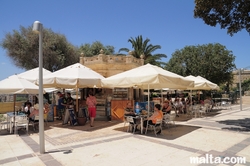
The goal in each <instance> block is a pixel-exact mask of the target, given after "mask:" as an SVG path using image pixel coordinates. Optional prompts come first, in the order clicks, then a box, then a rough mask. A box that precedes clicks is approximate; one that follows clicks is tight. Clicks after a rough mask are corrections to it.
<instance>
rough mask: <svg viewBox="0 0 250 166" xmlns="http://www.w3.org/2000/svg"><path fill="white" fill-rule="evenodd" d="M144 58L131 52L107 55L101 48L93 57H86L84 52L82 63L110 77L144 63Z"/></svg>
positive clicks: (81, 58)
mask: <svg viewBox="0 0 250 166" xmlns="http://www.w3.org/2000/svg"><path fill="white" fill-rule="evenodd" d="M143 58H144V57H143V56H141V58H140V59H138V58H135V57H134V56H132V54H131V52H130V53H129V55H105V54H103V50H101V51H100V54H99V55H95V56H93V57H84V54H83V53H82V54H81V57H80V63H81V64H82V65H84V66H86V67H89V68H91V69H92V70H94V71H96V72H98V73H99V74H101V75H102V76H104V77H109V76H112V75H115V74H118V73H121V72H124V71H127V70H130V69H133V68H136V67H139V66H142V65H144V59H143Z"/></svg>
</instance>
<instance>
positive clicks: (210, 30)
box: [0, 0, 250, 80]
mask: <svg viewBox="0 0 250 166" xmlns="http://www.w3.org/2000/svg"><path fill="white" fill-rule="evenodd" d="M193 10H194V1H193V0H178V1H173V0H147V1H145V0H106V1H104V0H60V1H59V0H43V1H41V0H40V1H37V0H25V1H20V0H1V1H0V40H2V39H3V38H4V35H5V33H7V32H12V30H19V26H20V25H22V26H24V27H28V26H31V25H32V24H33V22H34V21H36V20H38V21H40V22H41V23H43V26H44V27H46V28H51V29H52V30H53V31H54V32H56V33H61V34H64V35H65V36H66V37H67V39H68V41H69V42H71V43H72V44H73V45H76V46H80V45H81V44H85V43H93V42H95V41H100V42H101V43H103V44H104V45H112V46H114V47H115V51H116V52H118V50H119V49H120V48H123V47H126V48H131V44H130V43H128V39H129V38H131V37H133V38H135V37H137V36H138V35H142V36H143V37H144V38H145V39H146V38H149V39H150V43H151V44H153V45H161V47H162V48H161V49H160V50H158V51H157V52H155V53H164V54H166V55H167V56H168V58H166V59H162V61H164V62H167V61H168V60H169V59H170V58H171V54H172V53H174V51H175V50H177V49H182V48H184V47H185V46H189V45H198V44H199V45H201V44H208V43H220V44H222V45H224V46H226V48H227V49H228V50H231V51H232V52H233V54H234V55H235V56H236V59H235V64H236V66H237V68H244V67H247V66H250V61H249V51H250V47H249V43H250V36H249V34H248V33H247V32H246V31H245V30H242V31H241V32H239V33H237V34H235V35H234V36H233V37H231V36H230V35H228V34H227V33H226V30H225V29H220V27H219V26H218V27H210V26H208V25H206V24H204V22H203V20H201V19H195V18H194V17H193ZM0 67H1V69H2V70H1V73H0V80H2V79H4V78H6V77H8V76H10V75H13V74H15V73H17V74H18V73H21V72H23V71H24V70H23V69H20V68H17V67H16V66H15V65H14V63H13V62H12V61H11V59H9V58H8V56H7V55H6V50H3V49H2V48H1V47H0Z"/></svg>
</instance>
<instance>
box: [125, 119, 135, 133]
mask: <svg viewBox="0 0 250 166" xmlns="http://www.w3.org/2000/svg"><path fill="white" fill-rule="evenodd" d="M126 122H127V123H128V124H129V126H128V128H127V132H128V131H129V130H130V128H132V132H133V134H134V133H135V129H136V127H137V124H136V123H135V121H134V117H132V116H127V117H126Z"/></svg>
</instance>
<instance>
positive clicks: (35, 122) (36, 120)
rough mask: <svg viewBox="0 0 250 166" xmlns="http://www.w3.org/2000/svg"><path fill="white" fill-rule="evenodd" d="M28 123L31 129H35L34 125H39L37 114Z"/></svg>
mask: <svg viewBox="0 0 250 166" xmlns="http://www.w3.org/2000/svg"><path fill="white" fill-rule="evenodd" d="M29 124H31V125H32V127H33V131H36V128H35V127H36V126H39V116H38V115H36V116H35V117H34V119H33V120H31V121H29Z"/></svg>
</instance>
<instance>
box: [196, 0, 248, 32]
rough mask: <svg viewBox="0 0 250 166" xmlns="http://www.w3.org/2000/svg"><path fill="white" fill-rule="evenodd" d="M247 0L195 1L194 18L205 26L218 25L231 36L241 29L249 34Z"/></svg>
mask: <svg viewBox="0 0 250 166" xmlns="http://www.w3.org/2000/svg"><path fill="white" fill-rule="evenodd" d="M249 12H250V1H249V0H224V1H221V0H195V9H194V17H195V18H201V19H203V20H204V22H205V23H206V24H207V25H210V26H216V25H217V24H220V27H221V28H222V29H227V33H228V34H230V35H231V36H232V35H233V34H234V33H237V32H238V31H241V30H242V29H246V31H247V32H248V33H250V14H249Z"/></svg>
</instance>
